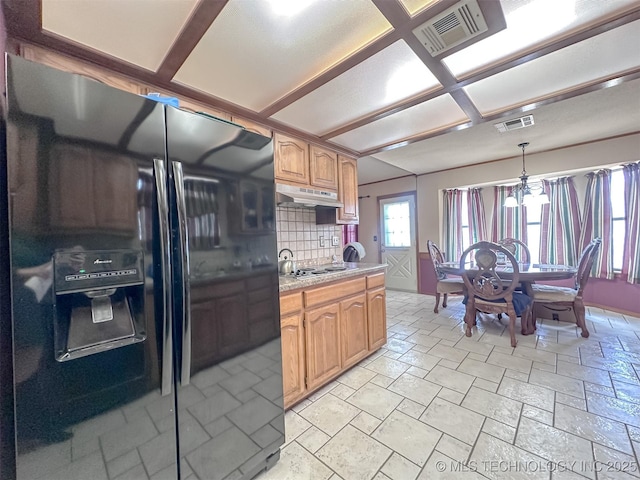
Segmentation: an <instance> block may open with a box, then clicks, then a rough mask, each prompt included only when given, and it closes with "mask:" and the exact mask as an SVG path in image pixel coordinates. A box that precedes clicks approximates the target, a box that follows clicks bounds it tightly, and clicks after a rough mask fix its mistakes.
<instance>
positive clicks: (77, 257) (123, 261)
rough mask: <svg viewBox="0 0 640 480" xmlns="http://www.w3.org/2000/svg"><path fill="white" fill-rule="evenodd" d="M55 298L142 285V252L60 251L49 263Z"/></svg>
mask: <svg viewBox="0 0 640 480" xmlns="http://www.w3.org/2000/svg"><path fill="white" fill-rule="evenodd" d="M53 264H54V276H55V291H56V294H57V295H61V294H64V293H73V292H79V291H85V290H90V289H103V288H109V287H113V286H116V287H123V286H127V285H137V284H141V283H144V270H143V263H142V252H140V251H136V250H87V251H83V250H61V251H57V252H56V253H55V255H54V259H53Z"/></svg>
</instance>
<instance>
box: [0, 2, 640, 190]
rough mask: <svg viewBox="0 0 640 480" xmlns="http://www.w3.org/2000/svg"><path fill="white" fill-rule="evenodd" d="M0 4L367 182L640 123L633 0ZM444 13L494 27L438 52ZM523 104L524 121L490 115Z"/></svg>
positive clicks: (42, 37) (29, 34) (639, 56)
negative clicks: (322, 155)
mask: <svg viewBox="0 0 640 480" xmlns="http://www.w3.org/2000/svg"><path fill="white" fill-rule="evenodd" d="M474 3H475V5H474ZM466 5H468V8H469V10H467V6H466ZM474 8H475V9H477V10H474ZM3 10H4V14H5V17H6V20H5V21H6V28H7V30H8V33H9V37H10V38H11V39H12V40H18V41H27V42H30V43H35V44H39V45H44V46H47V47H48V48H51V49H54V50H58V51H61V52H63V53H67V54H70V55H73V56H76V57H80V58H82V59H85V60H88V61H91V62H94V63H97V64H101V65H104V66H106V67H108V68H110V69H112V70H115V71H117V72H120V73H122V74H125V75H128V76H131V77H134V78H137V79H139V80H141V81H143V82H145V83H148V84H151V85H154V86H156V87H159V88H162V89H170V90H173V91H176V92H177V93H180V94H182V95H187V96H190V97H192V98H194V99H196V100H200V101H204V102H207V103H210V104H212V105H213V106H216V107H218V108H221V109H223V110H227V111H229V112H230V113H232V114H235V115H239V116H242V117H245V118H248V119H250V120H253V121H256V122H259V123H263V124H265V125H268V126H271V127H273V128H275V129H278V130H281V131H284V132H286V133H289V134H294V135H298V136H301V137H303V138H305V139H306V140H308V141H312V142H317V143H321V144H324V145H326V146H330V147H332V148H335V149H336V150H338V151H340V152H342V153H345V154H348V155H352V156H356V157H358V158H359V177H360V178H359V180H360V183H368V182H372V181H378V180H383V179H386V178H393V177H397V176H402V175H406V174H409V173H414V174H424V173H429V172H433V171H440V170H445V169H449V168H454V167H458V166H463V165H469V164H474V163H479V162H486V161H491V160H497V159H502V158H509V157H517V156H518V155H519V149H518V147H517V144H518V143H520V142H522V141H528V142H530V143H531V145H530V147H529V149H528V150H527V153H529V154H531V153H535V152H539V151H545V150H550V149H554V148H561V147H563V146H567V145H573V144H577V143H583V142H589V141H594V140H598V139H604V138H609V137H612V136H616V135H624V134H628V133H633V132H638V131H640V0H475V2H474V0H463V1H462V2H456V1H455V0H441V1H433V0H228V1H224V0H220V1H218V0H213V1H211V0H110V1H104V0H3ZM465 12H468V13H469V16H468V17H466V18H465V16H464V13H465ZM445 13H447V14H449V16H448V17H447V18H446V19H445V21H443V22H441V23H440V24H439V25H438V26H436V27H432V31H434V30H433V29H434V28H435V31H436V32H437V33H438V32H439V33H440V34H441V36H442V41H443V42H445V43H446V42H453V41H452V36H455V35H457V33H458V32H461V31H462V28H463V27H464V25H472V28H473V25H474V24H478V25H480V27H479V28H480V29H481V30H482V27H481V24H482V22H486V25H487V30H486V31H485V32H482V31H481V33H480V34H479V35H478V36H476V37H474V38H469V39H467V40H462V43H460V44H456V43H453V46H452V48H451V49H448V50H446V51H442V52H440V53H437V52H436V53H435V54H434V55H432V54H431V53H430V52H429V50H428V47H426V46H425V45H424V44H423V41H422V39H419V38H418V36H416V34H414V30H416V29H417V27H421V26H422V25H423V24H424V23H425V22H428V21H431V20H433V19H438V18H439V16H441V15H442V14H445ZM458 13H462V14H463V15H462V16H459V17H458V16H457V14H458ZM455 18H459V20H460V25H458V26H457V25H456V23H455ZM466 34H467V36H469V32H468V31H467V32H466ZM525 114H526V115H533V117H534V125H533V126H531V127H528V128H523V129H518V130H512V131H507V132H506V133H499V132H498V130H497V129H496V128H495V127H494V126H493V124H495V123H498V122H504V121H507V120H511V119H515V118H518V117H520V116H522V115H525ZM639 157H640V152H639ZM639 159H640V158H639Z"/></svg>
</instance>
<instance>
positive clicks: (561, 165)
mask: <svg viewBox="0 0 640 480" xmlns="http://www.w3.org/2000/svg"><path fill="white" fill-rule="evenodd" d="M520 158H521V157H520V156H514V157H513V158H510V159H507V160H501V161H497V162H492V163H486V164H483V165H478V166H469V167H464V168H457V169H455V170H449V171H445V172H440V173H433V174H426V175H420V176H418V177H415V179H414V177H404V178H400V179H396V180H389V181H387V182H379V183H374V184H370V185H363V186H360V188H359V194H360V195H361V196H363V195H370V196H371V198H365V199H362V200H360V226H359V230H358V236H359V239H360V242H361V243H362V244H363V245H364V246H365V248H366V249H367V255H368V254H369V251H370V249H371V248H373V249H374V250H373V251H375V254H376V255H377V245H376V244H375V243H374V242H373V241H372V238H373V235H378V233H377V229H378V226H377V225H378V220H377V212H378V208H377V201H376V197H377V196H379V195H389V194H393V193H399V192H405V191H409V190H413V189H417V197H418V205H417V214H418V242H419V243H418V245H419V248H418V250H419V251H421V252H425V251H426V243H427V240H429V239H434V240H435V241H436V242H437V243H442V240H441V239H442V237H441V232H442V230H441V224H442V213H441V212H442V193H441V192H442V190H443V189H447V188H456V187H469V186H484V187H485V188H484V192H483V194H484V195H483V198H484V200H485V208H486V210H487V212H490V211H491V208H492V205H493V189H492V188H491V186H492V185H495V184H511V183H516V181H517V177H518V176H519V175H520V171H521V169H522V163H521V161H520ZM638 160H640V134H635V135H629V136H625V137H621V138H617V139H612V140H605V141H600V142H593V143H589V144H586V145H580V146H576V147H570V148H564V149H561V150H555V151H551V152H545V153H539V154H527V155H526V168H527V173H528V174H529V175H530V176H531V177H533V179H535V177H536V176H549V177H551V176H553V177H555V176H562V175H568V174H574V175H576V184H577V189H578V193H579V197H582V196H583V194H582V193H580V192H581V191H582V192H583V191H584V185H585V184H586V182H585V180H584V176H583V175H581V174H580V172H586V171H590V170H595V169H597V168H598V167H602V166H611V165H619V164H622V163H628V162H634V161H638ZM414 182H416V184H417V185H414ZM582 201H583V198H580V202H582ZM486 220H487V226H488V227H489V228H490V224H491V219H490V218H489V216H488V217H487V219H486ZM367 260H369V261H374V259H373V258H371V259H369V258H368V257H367Z"/></svg>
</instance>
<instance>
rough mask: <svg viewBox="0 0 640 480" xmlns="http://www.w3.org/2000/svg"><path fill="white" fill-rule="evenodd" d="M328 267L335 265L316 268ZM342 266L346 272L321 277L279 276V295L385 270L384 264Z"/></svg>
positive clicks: (360, 263)
mask: <svg viewBox="0 0 640 480" xmlns="http://www.w3.org/2000/svg"><path fill="white" fill-rule="evenodd" d="M330 266H335V265H331V264H328V265H318V267H317V268H318V269H322V268H325V267H330ZM344 266H345V267H347V269H346V270H341V271H339V272H330V273H325V274H323V275H313V274H311V275H305V276H301V277H295V276H283V275H280V277H279V280H280V293H282V292H288V291H289V290H296V289H298V288H307V287H315V286H317V285H321V284H323V283H329V282H333V281H335V280H341V279H344V278H349V277H356V276H358V275H363V274H367V273H373V272H376V271H382V270H385V269H386V268H387V264H386V263H362V262H358V263H355V262H354V263H349V262H345V263H344Z"/></svg>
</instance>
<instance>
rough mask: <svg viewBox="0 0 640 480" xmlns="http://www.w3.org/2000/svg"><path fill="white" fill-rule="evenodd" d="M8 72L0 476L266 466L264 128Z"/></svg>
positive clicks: (276, 373)
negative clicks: (258, 130) (249, 128)
mask: <svg viewBox="0 0 640 480" xmlns="http://www.w3.org/2000/svg"><path fill="white" fill-rule="evenodd" d="M6 74H7V76H6V89H7V109H6V112H5V115H4V118H3V122H2V130H3V132H2V133H3V136H2V138H3V140H4V143H3V145H2V155H3V157H4V158H3V160H4V162H3V169H4V168H5V165H6V170H4V171H3V176H2V183H3V194H6V200H7V201H6V202H4V203H3V205H4V206H3V209H5V210H3V214H2V218H1V219H0V220H3V221H2V222H0V223H2V224H3V225H4V230H5V232H4V233H3V243H6V242H7V240H8V242H9V244H10V248H9V249H8V253H7V252H5V253H3V256H2V258H1V259H0V260H1V261H2V266H3V271H2V278H3V282H4V283H3V285H4V287H6V286H7V285H10V294H7V295H3V296H2V298H1V299H0V301H1V302H2V310H1V311H2V312H3V317H2V325H1V327H2V332H3V333H9V334H10V335H4V334H3V336H2V340H1V343H0V365H2V368H3V371H2V378H3V379H12V382H11V381H9V382H6V381H5V382H2V386H1V388H2V391H1V392H0V395H1V397H0V400H1V401H2V405H3V410H2V413H3V414H2V424H0V434H1V440H0V441H1V442H2V445H1V446H2V460H3V464H2V470H0V475H1V476H2V478H3V479H4V478H7V479H8V478H12V477H16V478H17V479H18V480H34V479H47V480H51V479H92V480H98V479H116V478H128V479H165V478H166V479H176V478H181V479H194V480H195V479H200V480H223V479H248V478H252V477H254V476H255V475H257V474H258V473H259V472H260V471H262V470H264V469H266V468H269V467H270V466H271V465H273V464H274V463H275V462H276V461H277V460H278V458H279V448H280V445H281V444H282V443H284V410H283V397H282V358H281V347H280V326H279V302H278V271H277V259H276V251H277V250H276V248H277V247H276V232H275V203H274V177H273V175H274V169H273V143H272V140H271V138H267V137H264V136H261V135H258V134H255V133H252V132H249V131H247V130H245V129H243V128H242V127H240V126H238V125H235V124H232V123H229V122H226V121H223V120H218V119H215V118H212V117H208V116H206V115H204V114H198V113H196V112H187V111H183V110H180V109H178V108H175V107H173V106H170V105H168V104H165V103H162V102H157V101H154V100H152V99H148V98H145V97H143V96H138V95H134V94H130V93H127V92H123V91H120V90H117V89H114V88H111V87H109V86H107V85H104V84H102V83H99V82H96V81H93V80H91V79H88V78H85V77H82V76H78V75H73V74H69V73H66V72H62V71H58V70H55V69H52V68H49V67H45V66H43V65H39V64H36V63H32V62H28V61H26V60H24V59H21V58H19V57H14V56H11V55H8V56H7V57H6ZM4 287H3V288H4ZM5 291H7V289H6V288H5ZM8 353H9V354H8ZM11 353H12V354H11ZM9 370H10V371H9Z"/></svg>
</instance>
